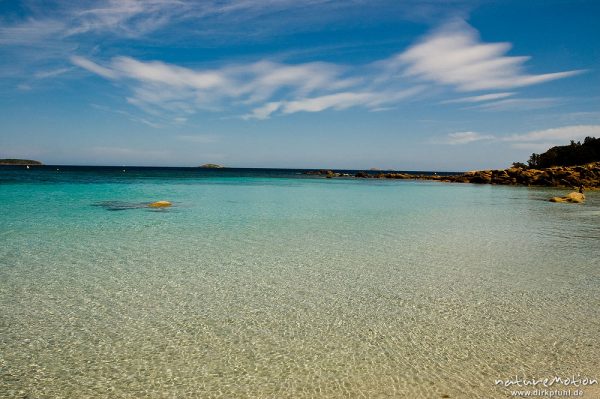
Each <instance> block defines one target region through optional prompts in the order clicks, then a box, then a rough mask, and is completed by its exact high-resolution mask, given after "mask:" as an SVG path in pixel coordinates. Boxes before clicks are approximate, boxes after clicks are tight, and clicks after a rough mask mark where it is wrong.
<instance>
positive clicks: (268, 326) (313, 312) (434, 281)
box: [0, 172, 600, 398]
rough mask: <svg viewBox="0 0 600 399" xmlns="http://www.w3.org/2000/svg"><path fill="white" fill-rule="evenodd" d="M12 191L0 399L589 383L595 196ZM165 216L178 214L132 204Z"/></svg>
mask: <svg viewBox="0 0 600 399" xmlns="http://www.w3.org/2000/svg"><path fill="white" fill-rule="evenodd" d="M0 173H2V172H0ZM11 178H14V176H13V175H11ZM28 179H31V178H30V177H29V178H28ZM11 181H12V182H11V183H4V184H2V185H0V203H1V204H2V212H1V214H0V241H1V243H2V245H1V246H0V396H1V397H28V398H37V397H69V398H71V397H72V398H84V397H94V398H96V397H106V398H109V397H110V398H113V397H122V398H139V397H203V398H205V397H215V398H217V397H222V398H246V397H262V398H284V397H289V398H302V397H325V398H338V397H361V396H362V397H369V398H371V397H375V398H376V397H406V398H419V397H423V398H435V397H442V395H449V396H450V397H452V398H463V397H464V398H470V397H506V394H505V390H503V389H501V388H499V387H496V386H495V385H494V380H495V379H500V378H502V379H506V378H509V377H511V376H515V375H523V374H524V375H529V376H533V377H543V376H549V375H552V376H554V375H560V374H563V375H566V376H571V375H573V374H575V375H578V374H579V375H582V376H584V375H586V376H590V377H596V378H598V377H600V356H598V354H599V353H600V328H599V327H600V324H599V323H600V314H599V313H600V311H599V306H598V305H600V296H599V295H598V293H599V292H598V291H599V288H598V287H599V284H600V278H599V277H600V269H599V267H600V260H599V259H600V256H599V255H600V245H598V244H599V242H600V240H599V238H600V219H599V212H600V195H598V193H589V194H588V201H587V202H586V204H584V205H576V204H553V203H549V202H547V198H549V197H550V196H552V195H555V194H556V193H557V191H556V190H549V189H529V188H517V187H492V186H475V185H459V184H440V183H435V182H410V181H370V180H369V181H367V180H324V179H297V178H282V177H279V178H264V177H260V176H253V177H240V176H236V177H222V176H219V175H215V176H212V177H209V178H206V177H203V178H201V179H193V178H191V179H171V178H169V176H168V173H167V174H166V175H165V176H160V177H156V176H154V177H148V178H147V179H143V178H139V179H135V180H131V181H128V182H127V183H123V182H121V181H119V180H118V179H116V180H115V179H113V178H112V177H111V179H104V180H103V178H102V176H95V177H94V179H92V181H88V180H86V181H85V182H81V181H77V179H68V178H64V179H63V180H62V181H51V182H46V183H44V182H42V181H36V180H35V179H31V181H29V182H19V179H13V180H11ZM558 193H559V194H560V192H558ZM157 199H168V200H170V201H173V202H174V204H175V206H174V207H173V208H169V209H167V210H163V211H160V212H153V211H150V210H149V209H147V208H145V207H142V206H137V205H139V204H147V203H148V202H152V201H154V200H157ZM98 204H100V205H101V206H98ZM136 204H137V205H136ZM111 209H120V210H122V211H120V212H110V211H109V210H111Z"/></svg>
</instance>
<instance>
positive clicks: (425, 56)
mask: <svg viewBox="0 0 600 399" xmlns="http://www.w3.org/2000/svg"><path fill="white" fill-rule="evenodd" d="M599 17H600V2H598V1H596V0H589V1H579V0H560V1H558V0H544V1H542V0H532V1H520V0H517V1H511V0H506V1H491V0H488V1H474V0H445V1H441V0H439V1H438V0H422V1H416V0H406V1H395V0H344V1H332V0H203V1H193V0H147V1H136V0H99V1H85V2H82V1H77V0H60V1H33V0H0V158H28V159H37V160H40V161H42V162H44V163H47V164H61V165H65V164H70V165H140V166H146V165H148V166H150V165H154V166H196V165H200V164H204V163H218V164H222V165H225V166H229V167H265V168H278V167H280V168H338V169H366V168H381V169H395V170H430V171H436V170H439V171H463V170H471V169H488V168H505V167H508V166H510V164H511V163H512V162H514V161H527V159H528V158H529V156H530V155H531V153H532V152H537V153H539V152H543V151H545V150H546V149H548V148H550V147H552V146H554V145H563V144H568V143H569V141H570V140H575V141H578V140H583V139H584V138H585V137H586V136H595V137H600V70H599V68H600V62H599V61H600V39H599V38H600V24H598V22H597V21H598V18H599Z"/></svg>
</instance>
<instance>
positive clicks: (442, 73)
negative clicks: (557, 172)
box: [384, 21, 582, 91]
mask: <svg viewBox="0 0 600 399" xmlns="http://www.w3.org/2000/svg"><path fill="white" fill-rule="evenodd" d="M510 48H511V44H510V43H483V42H481V40H480V38H479V34H478V32H477V31H476V30H475V29H473V28H472V27H471V26H469V25H467V24H466V23H464V22H462V21H459V22H454V23H451V24H448V25H446V26H443V27H442V28H441V29H439V30H436V31H434V32H433V33H431V34H429V35H427V36H425V38H423V39H422V40H421V41H420V42H419V43H417V44H415V45H414V46H412V47H410V48H409V49H407V50H406V51H405V52H403V53H401V54H398V55H397V56H395V57H393V58H392V59H390V60H388V61H387V63H386V64H384V65H385V67H386V68H387V69H388V70H392V71H393V70H402V69H403V68H406V69H403V75H404V76H408V77H416V78H419V79H423V80H427V81H432V82H435V83H440V84H444V85H451V86H454V87H456V88H457V89H458V90H459V91H474V90H490V89H508V88H515V87H522V86H529V85H533V84H538V83H542V82H547V81H550V80H555V79H561V78H565V77H569V76H573V75H576V74H578V73H581V72H582V71H579V70H573V71H565V72H557V73H546V74H540V75H531V74H527V73H525V72H524V71H523V64H524V63H525V61H527V60H528V59H529V57H523V56H520V57H515V56H506V55H505V54H506V53H507V52H508V51H509V50H510Z"/></svg>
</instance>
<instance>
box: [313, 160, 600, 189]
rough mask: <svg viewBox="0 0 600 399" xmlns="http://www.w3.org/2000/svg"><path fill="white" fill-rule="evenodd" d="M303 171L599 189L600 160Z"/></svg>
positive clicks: (330, 176)
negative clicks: (464, 168) (434, 169)
mask: <svg viewBox="0 0 600 399" xmlns="http://www.w3.org/2000/svg"><path fill="white" fill-rule="evenodd" d="M304 173H305V174H307V175H317V176H323V177H327V178H333V177H350V176H353V177H356V178H362V179H415V180H438V181H443V182H453V183H475V184H503V185H522V186H545V187H580V186H584V187H586V188H600V162H592V163H589V164H586V165H581V166H555V167H551V168H545V169H529V168H515V167H512V168H508V169H503V170H477V171H470V172H465V173H463V174H459V175H437V174H428V175H425V174H409V173H400V172H388V173H383V172H380V173H377V172H376V171H361V172H356V173H354V175H349V174H347V173H339V172H335V171H333V170H327V169H322V170H311V171H308V172H304Z"/></svg>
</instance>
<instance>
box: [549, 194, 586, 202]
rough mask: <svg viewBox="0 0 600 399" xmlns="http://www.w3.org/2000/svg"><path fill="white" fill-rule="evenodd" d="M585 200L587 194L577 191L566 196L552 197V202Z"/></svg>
mask: <svg viewBox="0 0 600 399" xmlns="http://www.w3.org/2000/svg"><path fill="white" fill-rule="evenodd" d="M583 201H585V195H583V194H582V193H578V192H576V191H573V192H572V193H569V194H567V195H565V196H564V197H552V198H550V202H571V203H577V204H579V203H582V202H583Z"/></svg>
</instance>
